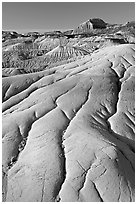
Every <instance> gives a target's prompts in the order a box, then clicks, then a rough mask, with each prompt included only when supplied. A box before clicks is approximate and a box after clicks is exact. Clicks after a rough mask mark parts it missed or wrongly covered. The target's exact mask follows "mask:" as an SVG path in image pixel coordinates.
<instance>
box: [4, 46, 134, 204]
mask: <svg viewBox="0 0 137 204" xmlns="http://www.w3.org/2000/svg"><path fill="white" fill-rule="evenodd" d="M134 49H135V48H134V45H130V44H129V45H125V44H124V45H118V46H111V47H106V48H102V49H100V50H99V51H97V52H94V53H93V54H91V55H87V56H84V57H83V58H81V59H80V60H77V61H75V62H72V63H69V64H66V65H61V66H58V67H54V68H51V69H49V70H46V71H42V72H38V73H33V74H26V75H18V76H12V77H6V78H3V106H2V108H3V139H2V142H3V144H2V145H3V148H2V150H3V156H2V159H3V200H4V201H7V202H25V201H26V202H27V201H28V202H50V201H51V202H52V201H60V202H67V201H69V202H75V201H77V202H78V201H84V202H87V201H90V202H102V201H104V202H105V201H109V202H117V201H121V202H122V201H126V202H128V201H134V197H135V192H134V189H135V186H134V181H135V177H134V176H135V175H134V173H135V171H134V170H135V165H134V150H135V147H134V139H135V138H134V121H135V117H134V116H135V110H134V83H135V76H134V68H135V67H134V60H135V58H134V54H135V50H134Z"/></svg>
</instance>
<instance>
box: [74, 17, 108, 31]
mask: <svg viewBox="0 0 137 204" xmlns="http://www.w3.org/2000/svg"><path fill="white" fill-rule="evenodd" d="M106 25H107V24H106V23H105V22H104V21H103V20H102V19H99V18H93V19H89V20H88V21H86V22H84V23H82V24H80V25H79V26H78V28H76V29H75V30H74V31H73V34H80V33H88V32H89V33H90V32H92V31H93V29H102V28H106Z"/></svg>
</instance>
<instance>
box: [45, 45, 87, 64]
mask: <svg viewBox="0 0 137 204" xmlns="http://www.w3.org/2000/svg"><path fill="white" fill-rule="evenodd" d="M87 54H90V53H89V52H88V51H86V50H84V49H82V48H80V47H76V46H75V47H74V46H73V47H72V46H67V45H66V46H62V45H60V46H58V47H56V48H54V49H53V50H51V51H50V52H48V53H47V54H45V57H48V58H50V64H51V63H55V62H58V61H62V60H67V59H70V58H74V59H75V58H77V57H81V56H84V55H87Z"/></svg>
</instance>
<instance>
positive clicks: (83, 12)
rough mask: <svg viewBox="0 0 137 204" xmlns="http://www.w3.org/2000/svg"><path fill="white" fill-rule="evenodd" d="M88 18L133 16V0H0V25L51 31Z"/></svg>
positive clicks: (118, 19)
mask: <svg viewBox="0 0 137 204" xmlns="http://www.w3.org/2000/svg"><path fill="white" fill-rule="evenodd" d="M92 18H101V19H103V20H104V21H105V22H107V23H126V22H127V21H132V20H135V3H134V2H3V3H2V29H3V30H15V31H18V32H19V31H20V32H22V31H44V30H45V31H47V30H49V31H51V30H67V29H74V28H76V27H77V26H79V24H81V23H83V22H85V21H87V20H88V19H92Z"/></svg>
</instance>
